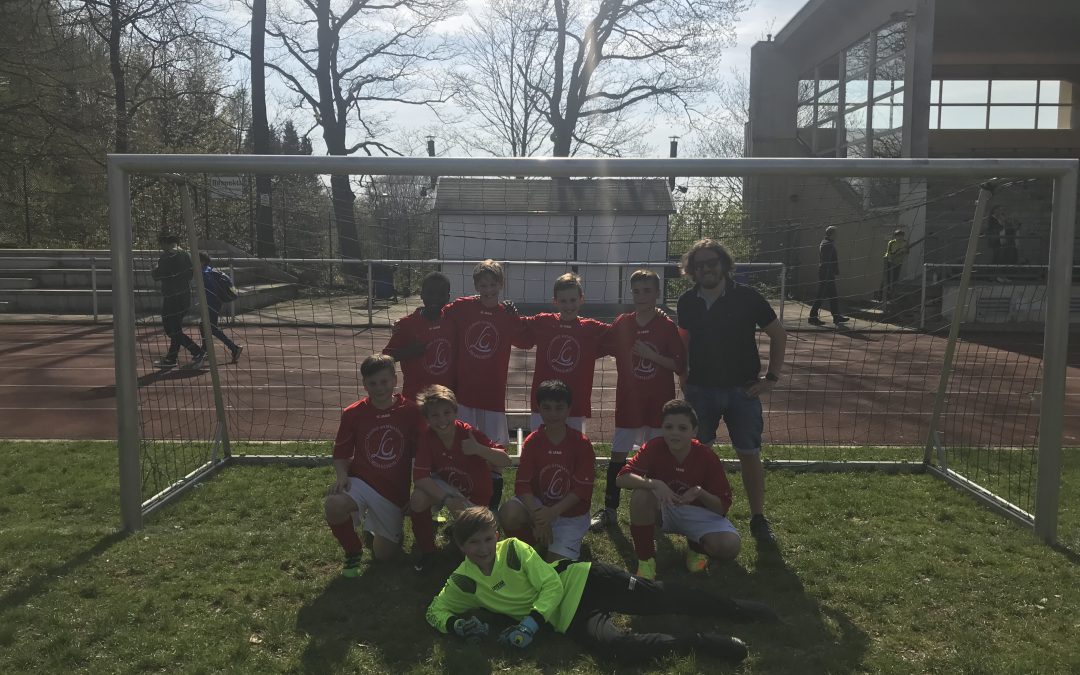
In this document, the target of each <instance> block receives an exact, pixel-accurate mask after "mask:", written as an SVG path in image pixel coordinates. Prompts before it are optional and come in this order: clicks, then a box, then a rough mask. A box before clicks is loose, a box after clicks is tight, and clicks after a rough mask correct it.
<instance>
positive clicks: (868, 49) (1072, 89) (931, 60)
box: [745, 0, 1080, 297]
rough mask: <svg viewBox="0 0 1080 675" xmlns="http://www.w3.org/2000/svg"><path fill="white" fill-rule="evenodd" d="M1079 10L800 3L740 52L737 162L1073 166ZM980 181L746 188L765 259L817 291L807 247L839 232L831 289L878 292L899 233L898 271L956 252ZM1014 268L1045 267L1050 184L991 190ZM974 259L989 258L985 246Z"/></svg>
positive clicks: (806, 291) (1079, 121) (804, 291)
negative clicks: (744, 119)
mask: <svg viewBox="0 0 1080 675" xmlns="http://www.w3.org/2000/svg"><path fill="white" fill-rule="evenodd" d="M1078 36H1080V2H1077V1H1076V0H1028V1H1026V2H1017V1H1016V0H810V2H808V3H807V4H806V5H804V6H803V7H802V9H800V10H799V12H798V14H796V15H795V17H794V18H793V19H791V21H790V22H788V24H787V25H786V26H784V27H783V28H782V29H781V30H780V31H779V32H778V33H777V34H776V35H775V37H774V38H773V39H772V40H770V41H766V42H759V43H757V44H756V45H755V46H754V48H753V51H752V60H751V75H750V119H751V122H750V124H749V125H748V128H747V134H746V155H747V156H749V157H1068V158H1074V157H1078V156H1080V37H1078ZM976 182H977V180H976V179H974V178H972V177H964V176H957V177H956V180H949V181H944V180H936V181H931V182H929V183H928V182H926V181H918V180H914V181H906V180H905V181H897V180H881V179H877V180H874V179H849V180H827V179H822V180H807V179H806V178H805V177H791V178H768V179H756V180H749V181H747V182H746V185H745V191H746V194H745V198H746V206H747V209H748V212H749V215H750V222H751V223H752V226H753V227H755V228H756V230H757V232H758V233H759V235H760V237H761V249H762V252H763V255H762V256H761V257H762V259H767V260H774V261H783V262H786V263H787V264H788V265H790V266H791V272H792V278H791V280H792V282H793V284H792V288H793V291H794V292H795V293H796V294H801V295H802V296H803V297H806V296H808V295H812V294H813V286H814V283H815V278H816V264H817V243H818V241H819V240H820V239H821V233H822V230H823V229H824V227H825V226H826V225H828V224H836V225H838V226H839V227H840V235H839V237H838V247H839V250H840V254H841V261H842V271H843V277H845V278H846V281H845V282H844V283H843V284H842V288H841V292H842V293H843V294H845V295H848V296H864V297H865V296H869V295H870V294H871V293H872V292H873V291H874V290H876V289H877V288H878V285H879V282H880V275H881V256H882V254H883V252H884V248H885V243H886V241H887V240H888V238H889V236H890V235H891V233H892V231H893V230H894V229H895V228H896V226H898V225H899V226H902V227H904V228H905V229H906V230H907V231H908V233H909V240H910V241H912V242H916V244H915V245H914V246H913V247H912V251H911V253H912V255H911V257H910V258H909V260H908V263H907V265H905V268H904V270H903V276H904V277H905V278H907V279H913V278H916V277H918V276H920V275H921V270H922V263H923V262H933V263H952V262H957V261H958V260H960V259H962V257H963V249H964V245H965V242H966V240H967V238H968V232H969V231H970V226H971V219H972V215H973V212H974V197H975V191H974V189H973V188H972V186H973V184H974V183H976ZM994 202H995V203H996V204H1000V205H1002V206H1003V208H1004V211H1005V213H1007V214H1008V216H1009V218H1010V219H1011V220H1012V221H1013V222H1015V223H1017V224H1018V227H1019V231H1018V232H1017V235H1016V247H1017V248H1018V253H1019V254H1018V260H1017V262H1020V263H1025V262H1027V263H1031V264H1045V262H1046V259H1047V251H1048V243H1047V241H1048V240H1047V233H1048V230H1049V204H1050V187H1049V183H1048V182H1040V181H1027V182H1024V183H1021V184H1017V185H1012V186H1009V187H1007V188H1003V189H1001V190H999V191H998V192H997V193H996V194H995V197H994ZM986 239H987V241H983V242H980V256H979V259H978V261H977V262H979V263H987V262H989V261H990V257H991V251H990V250H989V245H988V244H989V238H986Z"/></svg>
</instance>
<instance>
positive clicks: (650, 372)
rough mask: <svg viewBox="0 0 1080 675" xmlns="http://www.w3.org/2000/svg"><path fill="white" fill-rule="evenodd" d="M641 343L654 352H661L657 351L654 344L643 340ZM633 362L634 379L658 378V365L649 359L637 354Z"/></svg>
mask: <svg viewBox="0 0 1080 675" xmlns="http://www.w3.org/2000/svg"><path fill="white" fill-rule="evenodd" d="M641 342H642V344H644V345H645V346H646V347H648V348H649V349H651V350H653V351H654V352H657V353H659V352H660V350H659V349H657V348H656V345H654V344H653V343H651V342H648V341H646V340H642V341H641ZM632 362H633V364H634V377H636V378H637V379H639V380H651V379H653V378H654V377H656V364H655V363H653V362H652V361H650V360H649V359H644V358H642V357H640V356H638V355H636V354H635V355H634V356H633V358H632Z"/></svg>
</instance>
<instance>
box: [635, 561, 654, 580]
mask: <svg viewBox="0 0 1080 675" xmlns="http://www.w3.org/2000/svg"><path fill="white" fill-rule="evenodd" d="M634 576H635V577H641V578H642V579H648V580H649V581H654V580H655V579H656V558H649V559H648V560H639V561H638V564H637V572H634Z"/></svg>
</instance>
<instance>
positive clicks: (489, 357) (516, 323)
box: [443, 296, 521, 412]
mask: <svg viewBox="0 0 1080 675" xmlns="http://www.w3.org/2000/svg"><path fill="white" fill-rule="evenodd" d="M443 316H445V317H449V318H450V319H451V320H452V321H453V322H454V326H455V327H456V328H457V360H456V365H457V389H455V390H454V393H455V394H457V399H458V403H460V404H461V405H467V406H469V407H470V408H479V409H481V410H492V411H495V412H503V411H505V410H506V371H507V369H508V368H509V366H510V347H511V343H512V342H513V341H514V340H516V339H517V335H518V332H519V331H520V329H521V317H519V316H518V315H517V314H514V313H512V312H510V311H509V310H507V309H506V308H505V307H503V306H502V304H499V305H497V306H495V307H490V308H489V307H484V306H483V305H482V304H480V298H479V296H472V297H468V298H458V299H457V300H455V301H453V302H452V303H450V304H449V305H447V306H446V309H444V310H443Z"/></svg>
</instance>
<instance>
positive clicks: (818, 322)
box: [806, 316, 825, 326]
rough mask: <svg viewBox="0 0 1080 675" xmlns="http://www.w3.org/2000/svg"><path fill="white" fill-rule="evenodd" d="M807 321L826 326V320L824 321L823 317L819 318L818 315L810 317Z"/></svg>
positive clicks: (811, 323) (813, 324) (812, 324)
mask: <svg viewBox="0 0 1080 675" xmlns="http://www.w3.org/2000/svg"><path fill="white" fill-rule="evenodd" d="M806 322H807V323H809V324H810V325H811V326H824V325H825V322H824V321H822V320H821V319H819V318H817V317H816V316H812V317H810V318H809V319H807V320H806Z"/></svg>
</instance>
